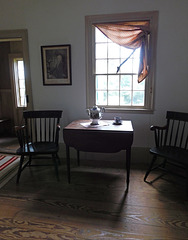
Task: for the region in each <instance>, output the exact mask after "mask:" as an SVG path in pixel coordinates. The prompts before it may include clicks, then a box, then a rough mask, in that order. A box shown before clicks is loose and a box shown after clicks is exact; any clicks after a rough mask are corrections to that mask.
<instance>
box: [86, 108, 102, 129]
mask: <svg viewBox="0 0 188 240" xmlns="http://www.w3.org/2000/svg"><path fill="white" fill-rule="evenodd" d="M86 111H87V113H88V115H89V117H90V119H91V120H92V122H91V125H98V124H99V120H100V119H101V118H102V114H103V113H104V112H105V108H104V107H101V108H99V107H97V106H93V107H92V108H90V109H86Z"/></svg>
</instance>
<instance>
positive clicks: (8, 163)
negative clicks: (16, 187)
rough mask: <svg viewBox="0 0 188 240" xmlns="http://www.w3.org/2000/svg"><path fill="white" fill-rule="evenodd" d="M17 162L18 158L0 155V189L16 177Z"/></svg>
mask: <svg viewBox="0 0 188 240" xmlns="http://www.w3.org/2000/svg"><path fill="white" fill-rule="evenodd" d="M19 160H20V157H19V156H15V155H7V154H6V155H5V154H0V188H1V187H3V186H4V185H5V184H6V183H7V182H8V181H9V180H10V179H11V178H13V177H14V176H15V175H16V173H17V169H18V165H19Z"/></svg>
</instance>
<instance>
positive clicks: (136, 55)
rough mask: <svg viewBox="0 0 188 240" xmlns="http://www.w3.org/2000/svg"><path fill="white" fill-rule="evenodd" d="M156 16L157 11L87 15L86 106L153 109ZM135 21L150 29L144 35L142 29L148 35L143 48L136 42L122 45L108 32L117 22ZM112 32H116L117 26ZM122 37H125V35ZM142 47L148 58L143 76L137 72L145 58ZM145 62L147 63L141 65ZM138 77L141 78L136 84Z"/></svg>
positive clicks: (116, 33) (116, 108) (129, 22)
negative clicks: (133, 45) (134, 44)
mask: <svg viewBox="0 0 188 240" xmlns="http://www.w3.org/2000/svg"><path fill="white" fill-rule="evenodd" d="M157 17H158V13H157V12H144V13H128V14H115V15H100V16H87V17H86V56H87V60H86V63H87V66H86V67H87V68H86V69H87V105H88V107H91V106H93V105H98V106H104V107H105V108H106V110H107V111H114V110H120V111H122V110H134V111H135V110H142V111H143V110H150V111H151V110H152V108H153V90H154V89H153V87H154V76H155V57H156V37H157V35H156V34H157ZM138 23H139V24H141V23H143V24H146V25H147V27H148V29H149V31H148V32H147V34H145V30H144V34H145V35H144V36H146V37H147V44H145V45H144V46H145V48H142V44H137V45H136V47H134V48H132V46H131V47H130V46H128V47H127V45H126V44H124V45H123V46H122V44H121V43H120V44H117V43H116V37H117V36H115V37H114V36H111V35H110V34H109V29H111V27H114V26H115V27H116V25H118V24H119V25H121V26H122V25H123V24H124V25H130V24H132V25H134V24H138ZM114 32H115V35H118V29H115V31H114ZM129 32H131V31H130V30H129ZM131 34H132V32H131ZM109 35H110V36H109ZM129 35H130V34H129ZM113 37H114V38H113ZM122 39H123V40H124V36H123V38H122ZM124 42H125V41H124ZM118 43H119V42H118ZM143 49H144V52H146V51H147V57H148V59H147V66H145V70H146V72H147V71H148V70H147V69H148V67H149V71H148V72H147V73H146V74H145V73H144V74H145V75H144V74H143V72H144V68H142V70H143V71H142V73H141V72H140V75H139V74H138V73H139V71H140V66H141V63H143V62H142V60H143V59H144V60H145V59H146V55H143ZM144 65H146V64H142V66H144ZM117 69H118V71H117ZM141 75H143V77H142V76H141ZM140 76H141V77H140ZM139 78H142V79H141V81H140V82H139V83H138V79H139Z"/></svg>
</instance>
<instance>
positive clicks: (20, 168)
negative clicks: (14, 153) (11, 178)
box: [16, 155, 24, 184]
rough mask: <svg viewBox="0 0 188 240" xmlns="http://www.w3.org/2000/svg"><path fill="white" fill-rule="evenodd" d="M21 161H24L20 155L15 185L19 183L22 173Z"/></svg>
mask: <svg viewBox="0 0 188 240" xmlns="http://www.w3.org/2000/svg"><path fill="white" fill-rule="evenodd" d="M23 161H24V155H21V158H20V165H19V168H18V173H17V180H16V183H17V184H18V183H19V180H20V176H21V172H22V164H23Z"/></svg>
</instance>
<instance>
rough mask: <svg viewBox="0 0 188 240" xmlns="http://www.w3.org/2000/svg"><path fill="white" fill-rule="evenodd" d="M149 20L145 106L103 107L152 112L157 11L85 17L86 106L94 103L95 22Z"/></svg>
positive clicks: (120, 110) (114, 110) (114, 109)
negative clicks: (148, 54)
mask: <svg viewBox="0 0 188 240" xmlns="http://www.w3.org/2000/svg"><path fill="white" fill-rule="evenodd" d="M142 20H149V21H150V31H151V33H150V45H149V48H150V49H151V51H150V56H149V58H150V73H149V76H148V77H147V79H146V81H147V83H146V84H145V87H146V88H145V106H122V107H121V106H117V107H111V106H107V107H105V109H106V112H123V111H130V112H135V111H141V112H143V111H144V112H152V111H153V107H154V82H155V71H156V50H157V27H158V11H149V12H131V13H121V14H105V15H91V16H86V17H85V31H86V96H87V99H86V100H87V107H88V108H89V107H92V106H93V105H95V74H94V69H95V31H94V27H93V25H94V24H96V23H112V22H125V21H142Z"/></svg>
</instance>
